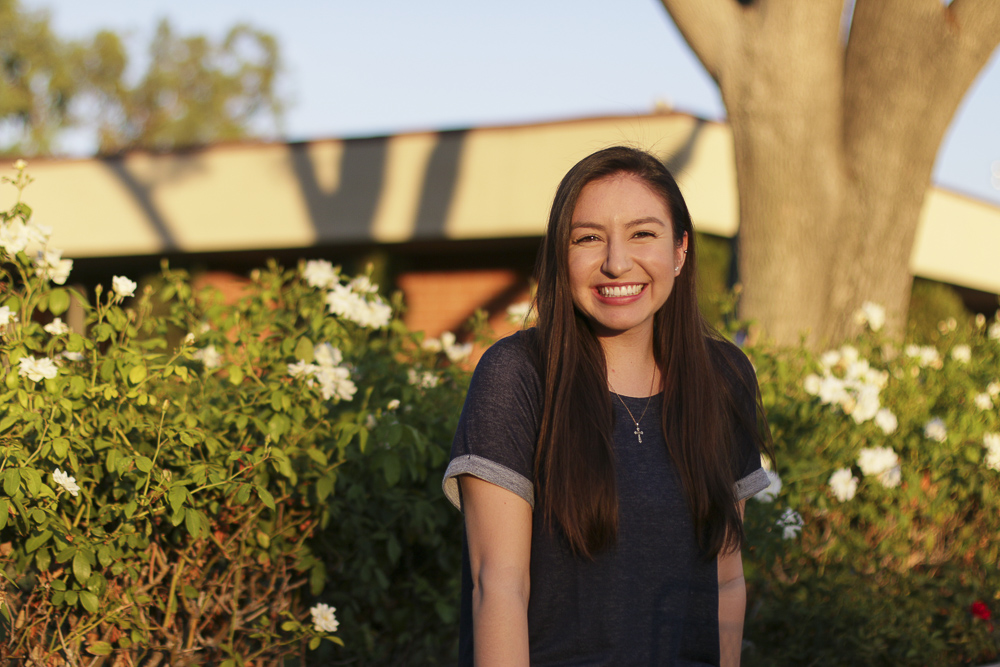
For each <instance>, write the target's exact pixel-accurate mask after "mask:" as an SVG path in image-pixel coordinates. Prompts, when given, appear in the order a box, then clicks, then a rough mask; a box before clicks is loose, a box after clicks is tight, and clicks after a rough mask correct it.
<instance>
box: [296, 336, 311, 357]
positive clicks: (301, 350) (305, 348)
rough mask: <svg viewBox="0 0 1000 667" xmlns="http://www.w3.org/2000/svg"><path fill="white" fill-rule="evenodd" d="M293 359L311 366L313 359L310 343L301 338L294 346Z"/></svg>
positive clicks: (306, 339)
mask: <svg viewBox="0 0 1000 667" xmlns="http://www.w3.org/2000/svg"><path fill="white" fill-rule="evenodd" d="M295 358H296V359H299V360H301V361H304V362H306V363H309V364H311V363H312V362H313V359H315V356H314V351H313V344H312V341H311V340H309V339H308V338H306V337H305V336H303V337H302V338H300V339H299V342H298V344H297V345H296V346H295Z"/></svg>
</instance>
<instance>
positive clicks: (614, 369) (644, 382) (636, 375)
mask: <svg viewBox="0 0 1000 667" xmlns="http://www.w3.org/2000/svg"><path fill="white" fill-rule="evenodd" d="M598 340H599V341H600V343H601V347H603V348H604V359H605V362H606V364H607V369H608V386H609V388H610V389H611V390H612V391H614V392H616V393H618V394H621V395H623V396H636V397H642V396H650V395H652V394H656V393H659V391H660V372H659V369H658V368H657V367H656V361H655V359H654V357H653V339H652V336H643V337H636V336H611V337H603V338H602V337H599V338H598Z"/></svg>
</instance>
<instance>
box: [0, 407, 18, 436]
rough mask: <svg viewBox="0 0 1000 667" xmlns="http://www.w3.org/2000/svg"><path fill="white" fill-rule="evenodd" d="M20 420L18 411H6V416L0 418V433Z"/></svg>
mask: <svg viewBox="0 0 1000 667" xmlns="http://www.w3.org/2000/svg"><path fill="white" fill-rule="evenodd" d="M8 409H9V408H8ZM20 420H21V415H20V414H19V413H18V414H15V413H13V412H11V413H8V414H7V416H6V417H4V418H3V419H0V433H3V432H4V431H6V430H7V429H9V428H10V427H11V426H12V425H13V424H15V423H17V422H19V421H20Z"/></svg>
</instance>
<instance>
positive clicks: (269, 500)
mask: <svg viewBox="0 0 1000 667" xmlns="http://www.w3.org/2000/svg"><path fill="white" fill-rule="evenodd" d="M254 489H256V491H257V497H258V498H260V501H261V502H262V503H264V504H265V505H267V507H268V508H269V509H272V510H273V509H274V496H272V495H271V492H270V491H268V490H267V489H265V488H264V487H263V486H259V485H254Z"/></svg>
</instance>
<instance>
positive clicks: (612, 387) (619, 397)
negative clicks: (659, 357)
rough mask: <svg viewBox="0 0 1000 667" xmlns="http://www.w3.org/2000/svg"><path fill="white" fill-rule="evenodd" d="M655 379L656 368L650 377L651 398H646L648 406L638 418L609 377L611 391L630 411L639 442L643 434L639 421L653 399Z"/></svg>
mask: <svg viewBox="0 0 1000 667" xmlns="http://www.w3.org/2000/svg"><path fill="white" fill-rule="evenodd" d="M655 380H656V370H655V369H654V370H653V377H652V378H650V380H649V398H647V399H646V407H644V408H643V409H642V414H641V415H639V418H638V419H636V418H635V415H633V414H632V411H631V410H629V409H628V405H626V404H625V401H624V400H623V399H622V397H621V394H619V393H618V392H617V391H615V386H614V385H613V384H611V378H608V386H610V387H611V393H612V394H614V395H615V396H617V397H618V400H619V401H620V402H621V404H622V407H624V408H625V412H627V413H628V416H629V418H630V419H631V420H632V423H633V424H635V430H634V431H632V432H633V433H635V437H637V438H638V439H639V444H642V435H643V430H642V429H641V428H639V422H641V421H642V418H643V417H645V416H646V410H648V409H649V403H650V401H652V400H653V382H654V381H655Z"/></svg>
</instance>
